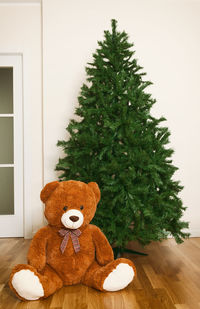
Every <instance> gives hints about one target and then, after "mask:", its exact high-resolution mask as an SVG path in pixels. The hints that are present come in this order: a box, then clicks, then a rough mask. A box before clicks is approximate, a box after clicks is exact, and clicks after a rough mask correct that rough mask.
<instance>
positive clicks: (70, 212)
mask: <svg viewBox="0 0 200 309" xmlns="http://www.w3.org/2000/svg"><path fill="white" fill-rule="evenodd" d="M40 198H41V200H42V202H43V203H45V212H44V214H45V217H46V218H47V220H48V222H49V224H50V225H52V226H56V227H63V226H64V227H65V228H69V229H78V228H80V227H83V226H86V225H87V224H89V223H90V221H91V220H92V218H93V217H94V214H95V211H96V207H97V204H98V202H99V200H100V190H99V187H98V185H97V183H95V182H90V183H88V184H86V183H84V182H81V181H75V180H68V181H62V182H58V181H53V182H50V183H48V184H47V185H46V186H45V187H44V188H43V190H42V191H41V194H40Z"/></svg>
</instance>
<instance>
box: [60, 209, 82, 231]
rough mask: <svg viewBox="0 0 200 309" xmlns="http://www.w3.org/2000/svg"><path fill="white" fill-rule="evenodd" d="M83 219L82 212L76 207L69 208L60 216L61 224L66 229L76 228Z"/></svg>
mask: <svg viewBox="0 0 200 309" xmlns="http://www.w3.org/2000/svg"><path fill="white" fill-rule="evenodd" d="M83 221H84V217H83V214H82V212H81V211H80V210H78V209H70V210H68V211H67V212H65V213H64V214H63V215H62V217H61V222H62V224H63V225H64V226H65V227H66V228H68V229H78V228H79V227H80V226H81V225H82V224H83Z"/></svg>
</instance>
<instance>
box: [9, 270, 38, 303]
mask: <svg viewBox="0 0 200 309" xmlns="http://www.w3.org/2000/svg"><path fill="white" fill-rule="evenodd" d="M12 285H13V287H14V289H15V290H16V291H17V293H18V294H19V295H20V296H21V297H23V298H25V299H27V300H36V299H38V298H40V297H42V296H44V290H43V287H42V284H41V283H40V280H39V278H38V277H37V276H36V275H35V274H34V272H32V271H31V270H29V269H22V270H20V271H18V272H16V273H15V274H14V276H13V278H12Z"/></svg>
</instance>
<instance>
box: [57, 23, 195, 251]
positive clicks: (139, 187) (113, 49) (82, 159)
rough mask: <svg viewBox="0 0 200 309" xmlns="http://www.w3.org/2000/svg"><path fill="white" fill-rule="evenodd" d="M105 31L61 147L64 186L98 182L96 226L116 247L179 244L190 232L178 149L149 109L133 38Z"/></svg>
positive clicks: (149, 97)
mask: <svg viewBox="0 0 200 309" xmlns="http://www.w3.org/2000/svg"><path fill="white" fill-rule="evenodd" d="M116 24H117V22H116V21H115V20H112V32H109V31H105V32H104V35H105V39H104V41H103V42H98V45H99V48H98V49H97V50H96V53H95V54H93V62H92V63H89V67H87V68H86V72H87V75H88V78H87V81H88V83H87V84H83V86H82V88H81V94H80V96H79V98H78V101H79V107H78V108H77V109H76V112H75V114H76V115H78V116H80V121H76V120H71V121H70V123H69V125H68V127H67V131H68V132H69V133H70V138H69V140H68V141H59V142H58V146H61V147H62V148H63V150H64V152H65V154H66V156H65V157H64V158H62V159H59V162H58V164H57V166H56V170H58V171H63V173H62V175H61V176H60V179H61V180H69V179H74V180H80V181H84V182H90V181H95V182H97V183H98V185H99V187H100V189H101V194H102V197H101V202H100V204H99V206H98V209H97V212H96V216H95V219H94V224H96V225H97V226H99V227H100V228H101V229H102V230H103V232H104V233H105V234H106V236H107V237H108V239H109V241H110V242H111V244H113V245H114V246H117V247H119V248H121V249H122V250H123V248H125V246H126V244H127V242H128V241H130V240H138V241H139V242H140V243H141V244H143V245H145V244H148V243H149V242H151V241H157V240H161V239H163V238H166V237H167V235H168V234H171V235H172V236H173V237H175V240H176V241H177V242H178V243H180V242H182V240H183V238H186V237H187V236H188V235H189V234H188V233H185V232H184V231H182V229H183V228H187V227H188V223H187V222H183V221H180V218H181V216H182V215H183V211H184V210H185V207H183V204H182V201H181V199H180V198H179V196H178V193H179V192H180V191H181V190H182V188H183V187H182V186H181V185H180V184H179V182H178V181H175V180H174V179H173V175H174V172H175V171H176V170H177V167H175V166H174V165H172V159H171V156H172V154H173V150H172V149H170V148H168V147H167V144H168V143H169V136H170V133H169V130H168V128H167V127H162V126H160V123H161V122H163V121H164V120H165V118H163V117H162V118H159V119H156V118H154V117H153V116H152V115H151V114H150V109H151V107H152V106H153V104H154V103H155V102H156V101H155V100H154V99H153V98H152V97H151V95H150V94H149V93H147V92H146V91H145V88H147V86H149V85H150V84H151V82H149V81H145V80H144V78H143V76H144V75H145V73H142V72H141V69H142V68H141V67H140V66H139V65H138V64H137V60H136V59H134V58H133V54H134V52H133V51H132V50H131V47H132V46H133V44H130V43H129V42H128V35H127V34H126V33H125V32H124V31H123V32H118V31H117V30H116Z"/></svg>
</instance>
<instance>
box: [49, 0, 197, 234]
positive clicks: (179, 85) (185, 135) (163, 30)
mask: <svg viewBox="0 0 200 309" xmlns="http://www.w3.org/2000/svg"><path fill="white" fill-rule="evenodd" d="M199 12H200V1H198V0H196V1H195V0H162V1H161V0H125V1H123V0H109V1H107V0H101V1H98V0H84V1H79V0H73V1H72V0H70V1H66V0H43V36H44V41H43V48H44V130H45V131H44V142H45V144H44V181H45V183H46V182H49V181H52V180H54V179H56V177H57V174H56V172H55V171H54V168H55V165H56V163H57V161H58V158H59V156H62V155H63V154H62V152H61V150H60V149H58V148H57V147H56V143H57V140H58V139H66V137H67V134H66V131H65V127H66V126H67V124H68V122H69V119H70V118H72V117H73V115H74V108H75V105H76V104H77V96H78V94H79V91H80V87H81V85H82V83H83V82H84V81H85V78H86V75H85V71H84V67H85V65H86V63H87V62H88V61H90V60H91V56H92V53H93V52H94V51H95V49H96V47H97V40H101V39H102V38H103V30H105V29H108V28H110V20H111V19H112V18H115V19H117V20H118V22H119V29H120V30H126V32H128V33H129V35H130V41H133V42H134V43H135V49H136V57H137V58H138V59H139V64H141V65H142V66H144V71H146V72H147V73H148V75H147V78H148V79H149V80H151V81H153V83H154V85H153V86H151V89H150V88H149V91H150V92H151V93H152V94H153V96H154V97H155V98H156V99H157V104H156V106H155V107H154V111H153V112H154V115H156V116H160V115H164V116H165V117H166V118H167V122H166V125H167V126H168V127H169V129H170V131H171V133H172V136H171V146H172V147H173V148H174V149H175V155H174V157H173V159H174V164H175V165H176V166H178V167H179V168H180V171H179V172H178V173H177V175H176V177H177V179H180V180H181V183H182V184H183V185H184V186H185V188H184V190H183V191H182V193H181V196H182V198H183V201H184V203H185V205H187V207H188V209H187V211H186V213H185V216H184V219H185V220H188V221H190V231H191V233H192V235H193V236H200V211H199V174H200V165H199V157H200V138H199V132H200V122H199V114H200V105H199V104H198V103H199V100H200V92H199V80H200V73H199V72H200V58H199V55H200V41H199V34H200V33H199V32H200V31H199V30H200V13H199Z"/></svg>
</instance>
